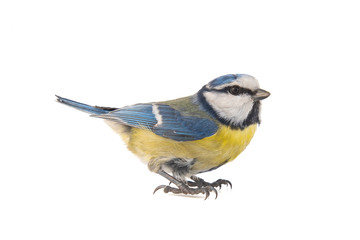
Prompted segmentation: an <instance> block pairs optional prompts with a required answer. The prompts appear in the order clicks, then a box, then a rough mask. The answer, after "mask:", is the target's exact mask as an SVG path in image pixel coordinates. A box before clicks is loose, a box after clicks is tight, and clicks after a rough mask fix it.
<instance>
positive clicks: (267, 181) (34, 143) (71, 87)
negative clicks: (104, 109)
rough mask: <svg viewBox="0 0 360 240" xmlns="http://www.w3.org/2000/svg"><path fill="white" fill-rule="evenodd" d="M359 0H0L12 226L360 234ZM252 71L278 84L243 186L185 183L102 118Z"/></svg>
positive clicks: (1, 235)
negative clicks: (90, 108) (208, 191)
mask: <svg viewBox="0 0 360 240" xmlns="http://www.w3.org/2000/svg"><path fill="white" fill-rule="evenodd" d="M358 10H359V8H358V6H356V1H297V2H295V1H246V2H244V1H216V2H215V1H181V2H180V1H177V2H175V1H157V0H152V1H126V2H125V1H122V2H120V1H77V0H71V1H65V0H63V1H1V3H0V34H1V37H0V51H1V52H0V79H1V88H0V101H1V125H0V138H1V153H0V154H1V156H0V158H1V159H0V239H4V240H5V239H139V237H142V238H141V239H143V238H146V239H155V238H156V239H359V238H360V228H359V226H360V207H359V205H360V204H359V203H360V192H359V190H360V186H359V185H360V176H359V172H360V163H359V161H360V157H359V133H360V132H359V121H360V118H359V84H358V83H359V80H360V71H359V63H360V57H359V56H360V47H359V46H360V35H359V23H360V17H359V11H358ZM228 73H247V74H251V75H254V76H255V77H257V78H258V80H259V81H260V84H261V87H262V88H264V89H266V90H268V91H270V92H271V93H272V95H271V97H269V98H268V99H266V100H264V102H263V112H262V124H261V125H260V127H259V128H258V131H257V133H256V134H255V137H254V139H253V141H252V142H251V144H250V145H249V147H248V148H247V149H246V151H245V152H243V153H242V154H241V155H240V156H239V157H238V159H236V160H235V161H234V162H232V163H229V164H227V165H225V166H223V167H221V168H220V169H218V170H216V171H213V172H210V173H206V174H202V175H200V176H201V177H203V178H205V179H206V180H208V181H213V180H216V179H218V178H225V179H229V180H231V181H232V183H233V189H232V190H230V189H228V188H226V187H225V188H223V189H222V190H221V192H220V195H219V197H218V199H217V200H215V199H214V195H212V196H211V197H210V198H209V199H208V200H206V201H204V200H203V198H202V197H182V196H174V195H171V194H168V195H166V194H164V193H163V192H158V193H156V194H155V195H153V194H152V191H153V189H154V188H155V187H156V186H157V185H159V184H167V181H166V180H165V179H163V178H162V177H160V176H157V175H156V174H154V173H151V172H149V171H148V170H147V167H146V165H144V164H142V163H141V162H140V161H139V160H138V159H137V158H136V157H135V156H134V155H132V154H131V153H130V152H128V151H127V149H126V147H125V146H124V144H123V143H122V141H121V139H120V137H119V136H117V135H116V134H115V133H114V132H112V131H111V129H110V128H109V127H108V126H107V125H106V124H104V123H103V121H101V120H99V119H94V118H90V117H88V116H87V114H84V113H82V112H78V111H75V110H74V109H71V108H68V107H66V106H62V105H60V104H58V103H56V102H55V96H54V94H58V95H60V96H64V97H68V98H71V99H74V100H78V101H81V102H85V103H89V104H94V105H95V104H96V105H100V106H115V107H121V106H124V105H129V104H134V103H138V102H149V101H158V100H167V99H173V98H177V97H182V96H187V95H190V94H193V93H195V92H196V91H197V90H198V89H200V88H201V87H202V86H203V85H204V84H206V83H207V82H209V81H210V80H212V79H214V78H215V77H218V76H220V75H223V74H228Z"/></svg>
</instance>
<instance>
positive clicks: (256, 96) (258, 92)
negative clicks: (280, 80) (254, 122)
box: [253, 89, 270, 101]
mask: <svg viewBox="0 0 360 240" xmlns="http://www.w3.org/2000/svg"><path fill="white" fill-rule="evenodd" d="M268 96H270V93H269V92H268V91H265V90H262V89H258V90H256V92H255V94H254V95H253V99H254V101H260V100H263V99H265V98H267V97H268Z"/></svg>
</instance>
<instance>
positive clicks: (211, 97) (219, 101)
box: [204, 92, 253, 124]
mask: <svg viewBox="0 0 360 240" xmlns="http://www.w3.org/2000/svg"><path fill="white" fill-rule="evenodd" d="M204 96H205V99H206V101H207V102H208V103H209V105H210V106H211V107H212V108H213V109H214V110H215V112H216V113H217V114H218V115H219V116H220V117H222V118H224V119H226V120H228V121H230V123H233V124H241V123H243V122H244V121H245V119H246V118H247V116H248V115H249V113H250V111H251V109H252V107H253V100H252V99H251V97H250V96H248V95H246V94H244V95H239V96H234V95H231V94H228V93H219V92H204Z"/></svg>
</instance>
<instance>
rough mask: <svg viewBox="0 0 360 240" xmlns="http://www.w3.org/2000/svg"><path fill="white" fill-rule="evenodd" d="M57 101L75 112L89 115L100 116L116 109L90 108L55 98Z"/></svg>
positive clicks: (58, 97)
mask: <svg viewBox="0 0 360 240" xmlns="http://www.w3.org/2000/svg"><path fill="white" fill-rule="evenodd" d="M55 96H56V97H57V101H58V102H60V103H63V104H65V105H68V106H70V107H73V108H76V109H77V110H80V111H83V112H86V113H90V114H96V115H100V114H106V113H109V112H111V111H112V110H115V109H116V108H106V107H97V106H90V105H87V104H84V103H79V102H75V101H73V100H70V99H67V98H63V97H60V96H57V95H55Z"/></svg>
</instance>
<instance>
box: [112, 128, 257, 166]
mask: <svg viewBox="0 0 360 240" xmlns="http://www.w3.org/2000/svg"><path fill="white" fill-rule="evenodd" d="M110 126H111V127H112V128H113V129H114V130H115V131H116V132H118V133H119V134H120V135H122V137H123V139H124V141H125V143H126V144H127V146H128V148H129V150H130V151H132V152H133V153H134V154H136V155H137V156H138V157H140V158H141V159H142V160H143V161H145V162H146V163H148V164H149V169H150V170H152V171H157V170H158V169H159V168H160V166H161V164H162V163H164V162H165V161H167V160H168V159H169V158H185V159H196V162H195V164H194V166H193V171H195V172H201V171H206V170H209V169H211V168H214V167H217V166H219V165H222V164H223V163H225V162H229V161H232V160H234V159H235V158H236V157H237V156H238V155H239V154H240V153H241V152H242V151H243V150H244V149H245V148H246V146H247V145H248V144H249V142H250V140H251V139H252V137H253V136H254V133H255V131H256V127H257V125H256V124H253V125H251V126H249V127H247V128H246V129H244V130H240V129H239V130H234V129H231V128H229V127H227V126H220V127H219V129H218V131H217V133H216V134H214V135H212V136H210V137H206V138H203V139H201V140H195V141H184V142H178V141H175V140H171V139H168V138H164V137H161V136H158V135H156V134H154V133H152V132H151V131H149V130H146V129H139V128H132V129H131V131H123V130H122V129H121V128H120V126H118V127H119V128H118V129H117V128H116V125H110Z"/></svg>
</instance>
